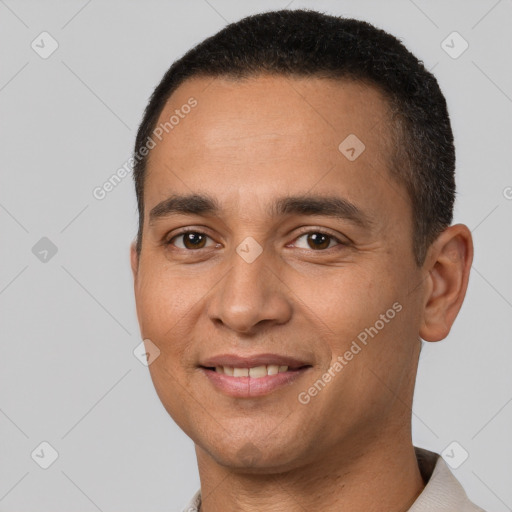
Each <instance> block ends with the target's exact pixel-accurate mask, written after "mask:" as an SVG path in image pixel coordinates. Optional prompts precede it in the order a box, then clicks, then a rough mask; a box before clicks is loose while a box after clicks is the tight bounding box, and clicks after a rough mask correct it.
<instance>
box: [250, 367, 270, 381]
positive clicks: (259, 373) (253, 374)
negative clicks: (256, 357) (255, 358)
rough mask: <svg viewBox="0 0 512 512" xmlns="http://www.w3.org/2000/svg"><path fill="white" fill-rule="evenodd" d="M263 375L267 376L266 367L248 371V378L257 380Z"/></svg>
mask: <svg viewBox="0 0 512 512" xmlns="http://www.w3.org/2000/svg"><path fill="white" fill-rule="evenodd" d="M265 375H268V374H267V367H266V366H255V367H254V368H250V369H249V377H253V378H255V379H258V378H259V377H265Z"/></svg>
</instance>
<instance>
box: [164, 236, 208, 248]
mask: <svg viewBox="0 0 512 512" xmlns="http://www.w3.org/2000/svg"><path fill="white" fill-rule="evenodd" d="M208 238H209V236H208V235H205V234H204V233H200V232H198V231H187V232H185V233H180V234H178V235H176V236H174V237H173V238H172V239H171V240H169V242H168V245H175V246H176V247H178V248H179V249H185V250H194V249H203V248H204V247H205V246H206V240H207V239H208ZM180 240H181V243H175V241H180Z"/></svg>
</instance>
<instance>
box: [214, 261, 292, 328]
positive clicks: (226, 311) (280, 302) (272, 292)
mask: <svg viewBox="0 0 512 512" xmlns="http://www.w3.org/2000/svg"><path fill="white" fill-rule="evenodd" d="M229 265H230V270H228V272H227V273H226V275H225V276H224V278H223V279H222V280H221V281H220V283H219V284H218V285H217V286H216V287H215V292H214V295H213V296H212V298H211V302H210V304H209V307H208V315H209V318H210V319H211V320H212V321H213V322H214V323H216V324H221V325H223V326H224V327H226V328H228V329H231V330H233V331H236V332H237V333H241V334H250V333H253V332H256V331H258V330H259V329H262V328H268V327H270V326H271V325H272V324H275V325H280V324H285V323H286V322H288V320H289V319H290V318H291V315H292V311H293V309H292V303H291V301H290V295H291V292H290V290H289V289H288V288H287V286H286V284H285V283H284V282H283V280H282V279H281V278H280V276H279V269H277V268H273V267H272V263H271V261H270V258H268V257H267V256H266V254H265V251H263V253H262V254H261V255H260V256H259V257H258V258H256V260H254V261H252V262H248V261H246V260H244V258H242V257H241V256H240V255H239V254H238V253H237V252H236V251H233V255H232V258H231V260H230V262H229Z"/></svg>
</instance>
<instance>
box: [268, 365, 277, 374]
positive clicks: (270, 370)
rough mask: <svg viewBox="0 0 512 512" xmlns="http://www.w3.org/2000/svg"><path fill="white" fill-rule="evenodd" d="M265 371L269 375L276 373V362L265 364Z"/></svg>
mask: <svg viewBox="0 0 512 512" xmlns="http://www.w3.org/2000/svg"><path fill="white" fill-rule="evenodd" d="M267 372H268V374H269V375H276V374H278V373H279V365H278V364H269V365H268V366H267Z"/></svg>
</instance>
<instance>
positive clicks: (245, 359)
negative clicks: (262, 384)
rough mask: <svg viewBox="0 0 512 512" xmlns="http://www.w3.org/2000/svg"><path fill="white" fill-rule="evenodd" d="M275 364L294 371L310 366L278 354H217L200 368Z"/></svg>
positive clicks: (252, 366)
mask: <svg viewBox="0 0 512 512" xmlns="http://www.w3.org/2000/svg"><path fill="white" fill-rule="evenodd" d="M269 364H275V365H279V366H288V368H291V369H296V368H301V367H302V366H311V365H310V364H308V363H307V362H305V361H301V360H299V359H297V358H295V357H291V356H285V355H279V354H255V355H252V356H239V355H236V354H219V355H217V356H213V357H209V358H208V359H204V360H203V361H202V362H201V364H200V366H203V367H206V368H211V367H214V366H229V367H232V368H254V367H255V366H263V365H269Z"/></svg>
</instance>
